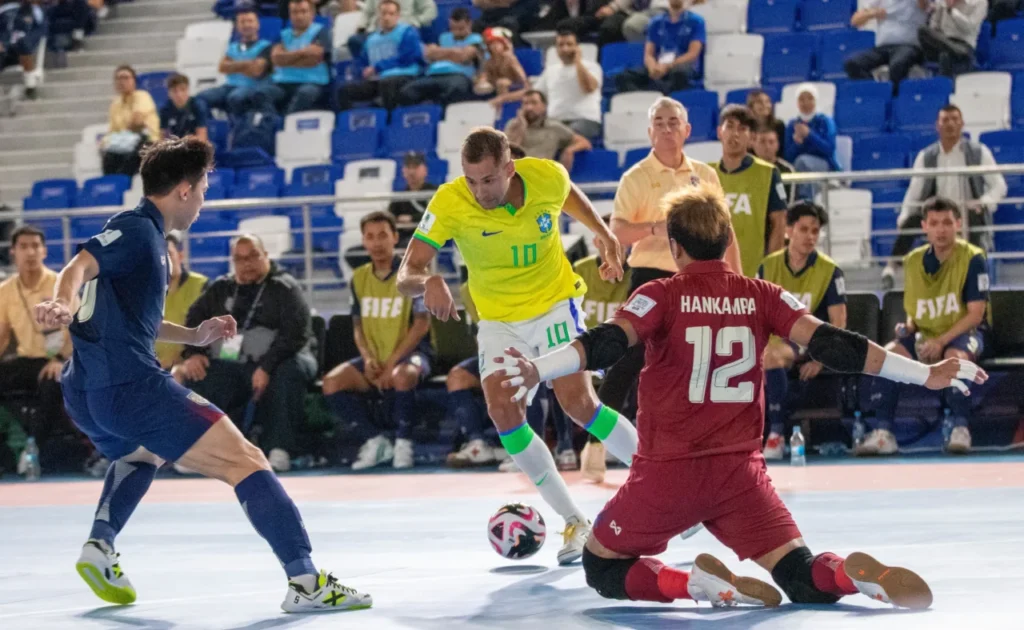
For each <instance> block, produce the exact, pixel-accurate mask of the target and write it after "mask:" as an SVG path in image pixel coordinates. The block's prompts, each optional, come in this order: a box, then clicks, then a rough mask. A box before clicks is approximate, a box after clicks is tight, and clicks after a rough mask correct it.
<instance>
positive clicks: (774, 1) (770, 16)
mask: <svg viewBox="0 0 1024 630" xmlns="http://www.w3.org/2000/svg"><path fill="white" fill-rule="evenodd" d="M799 5H800V2H799V0H750V4H749V5H747V32H748V33H788V32H789V31H792V30H793V29H794V28H795V24H796V10H797V7H798V6H799ZM766 52H767V51H766Z"/></svg>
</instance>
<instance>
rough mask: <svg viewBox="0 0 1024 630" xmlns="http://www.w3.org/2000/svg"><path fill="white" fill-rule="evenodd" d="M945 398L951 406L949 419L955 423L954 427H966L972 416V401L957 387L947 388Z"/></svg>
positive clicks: (944, 393)
mask: <svg viewBox="0 0 1024 630" xmlns="http://www.w3.org/2000/svg"><path fill="white" fill-rule="evenodd" d="M943 396H944V397H945V399H946V405H948V406H949V419H950V420H952V421H953V426H954V427H966V426H967V419H968V418H969V417H970V416H971V399H970V398H968V397H967V396H964V395H963V394H962V393H960V390H959V389H957V388H955V387H949V388H946V391H945V392H943Z"/></svg>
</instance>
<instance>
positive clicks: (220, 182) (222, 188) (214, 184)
mask: <svg viewBox="0 0 1024 630" xmlns="http://www.w3.org/2000/svg"><path fill="white" fill-rule="evenodd" d="M206 180H207V181H208V182H209V183H210V188H209V189H208V190H207V191H206V198H207V199H209V200H210V201H213V200H216V199H227V198H228V197H230V196H231V189H232V188H234V187H235V170H234V169H231V168H215V169H214V170H213V171H211V172H210V173H209V174H208V175H207V176H206Z"/></svg>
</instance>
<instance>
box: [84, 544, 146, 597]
mask: <svg viewBox="0 0 1024 630" xmlns="http://www.w3.org/2000/svg"><path fill="white" fill-rule="evenodd" d="M120 555H121V554H119V553H116V552H115V551H114V550H113V549H112V548H111V547H110V546H109V545H108V544H107V543H106V542H105V541H102V540H96V539H95V538H90V539H89V540H88V541H87V542H86V543H85V545H83V546H82V555H80V556H79V557H78V562H77V563H76V564H75V569H76V570H77V571H78V575H80V576H82V579H83V580H85V583H86V584H88V585H89V588H91V589H92V592H93V593H96V596H97V597H99V598H100V599H102V600H103V601H105V602H110V603H111V604H131V603H132V602H134V601H135V587H133V586H132V583H131V582H130V581H129V580H128V578H127V577H125V575H124V572H123V571H121V565H120V563H119V562H118V558H119V557H120Z"/></svg>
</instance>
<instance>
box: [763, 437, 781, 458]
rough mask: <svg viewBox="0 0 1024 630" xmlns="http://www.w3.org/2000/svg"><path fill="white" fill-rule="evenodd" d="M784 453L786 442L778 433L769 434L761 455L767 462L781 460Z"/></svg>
mask: <svg viewBox="0 0 1024 630" xmlns="http://www.w3.org/2000/svg"><path fill="white" fill-rule="evenodd" d="M785 452H786V440H785V439H784V438H783V437H782V436H781V435H779V434H778V433H769V434H768V440H767V441H766V442H765V443H764V450H762V451H761V453H762V454H763V455H764V458H765V459H766V460H768V461H777V460H781V459H782V457H783V456H784V455H785Z"/></svg>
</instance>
